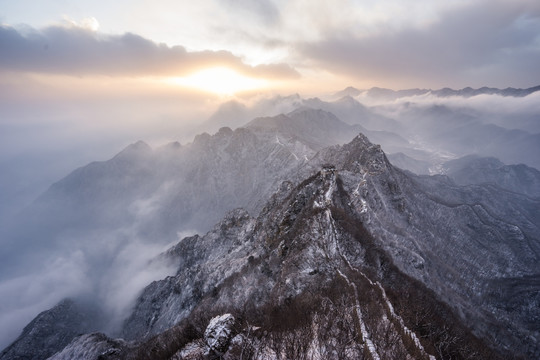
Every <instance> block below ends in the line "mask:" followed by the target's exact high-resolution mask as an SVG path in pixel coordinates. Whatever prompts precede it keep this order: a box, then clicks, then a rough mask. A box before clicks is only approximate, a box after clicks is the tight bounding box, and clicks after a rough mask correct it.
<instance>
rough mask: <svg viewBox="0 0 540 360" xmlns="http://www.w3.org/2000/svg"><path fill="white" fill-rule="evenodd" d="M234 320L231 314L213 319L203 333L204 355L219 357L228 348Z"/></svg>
mask: <svg viewBox="0 0 540 360" xmlns="http://www.w3.org/2000/svg"><path fill="white" fill-rule="evenodd" d="M234 322H235V319H234V316H232V315H231V314H223V315H220V316H216V317H213V318H212V319H211V320H210V323H208V326H207V327H206V330H205V331H204V342H205V344H206V353H207V354H209V355H210V354H212V355H217V356H221V355H223V354H224V353H225V352H226V351H227V349H228V348H229V343H230V342H231V339H232V337H233V325H234Z"/></svg>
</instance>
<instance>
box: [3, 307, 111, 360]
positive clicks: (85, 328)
mask: <svg viewBox="0 0 540 360" xmlns="http://www.w3.org/2000/svg"><path fill="white" fill-rule="evenodd" d="M102 321H103V319H100V313H99V311H98V310H97V309H96V308H93V307H88V306H82V305H81V304H80V302H77V303H76V302H75V301H73V300H63V301H61V302H60V303H59V304H58V305H56V306H55V307H54V308H52V309H50V310H47V311H44V312H42V313H41V314H39V315H38V316H37V317H36V318H35V319H34V320H32V322H30V323H29V324H28V325H27V326H26V327H25V328H24V330H23V332H22V334H21V335H20V336H19V338H18V339H17V340H16V341H15V342H14V343H13V344H11V345H10V346H9V347H7V348H6V349H4V350H3V351H2V352H1V353H0V359H2V360H7V359H10V360H16V359H46V358H48V357H49V356H51V355H53V354H54V353H55V352H57V351H59V350H62V349H63V348H64V347H66V346H67V345H68V344H69V343H70V342H71V340H72V339H73V338H74V337H75V336H77V335H79V334H81V333H87V332H91V331H95V330H96V329H98V328H99V327H100V326H101V325H102Z"/></svg>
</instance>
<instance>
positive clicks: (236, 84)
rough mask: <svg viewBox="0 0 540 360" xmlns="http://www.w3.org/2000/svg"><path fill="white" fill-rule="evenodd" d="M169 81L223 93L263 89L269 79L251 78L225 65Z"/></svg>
mask: <svg viewBox="0 0 540 360" xmlns="http://www.w3.org/2000/svg"><path fill="white" fill-rule="evenodd" d="M168 81H170V82H172V83H174V84H177V85H181V86H186V87H191V88H195V89H198V90H203V91H208V92H212V93H216V94H221V95H233V94H235V93H238V92H241V91H248V90H255V89H262V88H265V87H266V86H267V85H268V81H267V80H263V79H255V78H250V77H247V76H244V75H242V74H240V73H238V72H236V71H234V70H231V69H228V68H224V67H216V68H210V69H205V70H201V71H198V72H196V73H194V74H191V75H188V76H185V77H175V78H171V79H169V80H168Z"/></svg>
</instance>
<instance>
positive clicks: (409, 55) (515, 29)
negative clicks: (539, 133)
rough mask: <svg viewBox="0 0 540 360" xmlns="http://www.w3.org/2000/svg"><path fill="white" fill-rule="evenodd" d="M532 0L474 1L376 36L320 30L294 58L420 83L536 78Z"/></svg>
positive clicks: (538, 19) (538, 23) (538, 46)
mask: <svg viewBox="0 0 540 360" xmlns="http://www.w3.org/2000/svg"><path fill="white" fill-rule="evenodd" d="M539 34H540V3H538V2H536V3H535V2H529V1H518V2H502V1H495V2H492V1H489V2H485V1H483V2H480V3H476V4H474V5H472V6H467V7H460V8H458V9H454V10H452V11H447V12H446V13H442V14H440V19H439V20H438V21H436V22H434V23H432V24H430V25H426V26H424V27H416V28H413V27H410V28H407V29H405V30H401V31H385V32H379V33H377V34H376V35H366V34H356V33H345V34H344V33H343V32H341V33H340V34H328V36H327V37H326V38H325V39H323V40H321V41H319V42H311V43H304V44H301V45H300V46H299V47H298V49H299V51H300V53H301V55H302V56H304V57H306V58H308V59H311V60H312V61H314V62H315V64H316V65H317V66H319V67H321V68H325V69H329V70H330V71H333V72H335V73H341V74H346V75H350V76H352V77H355V78H356V79H367V80H375V81H379V82H386V83H389V82H393V83H401V84H419V83H422V82H423V83H424V84H423V85H424V86H435V87H436V86H462V85H465V84H467V85H471V86H483V85H492V86H506V85H514V86H522V87H527V86H532V85H536V84H538V83H540V72H539V71H538V64H540V35H539Z"/></svg>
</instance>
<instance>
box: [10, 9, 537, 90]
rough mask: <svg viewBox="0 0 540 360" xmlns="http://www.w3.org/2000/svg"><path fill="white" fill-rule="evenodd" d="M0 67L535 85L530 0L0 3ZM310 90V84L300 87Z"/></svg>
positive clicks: (290, 81) (391, 83) (291, 80)
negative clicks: (222, 69) (219, 69)
mask: <svg viewBox="0 0 540 360" xmlns="http://www.w3.org/2000/svg"><path fill="white" fill-rule="evenodd" d="M0 8H1V9H2V10H1V12H0V21H1V22H2V24H3V27H2V29H1V34H0V46H1V49H2V51H1V54H2V55H0V66H1V69H2V70H10V71H16V72H31V73H44V74H66V75H70V76H85V75H99V74H101V75H108V76H126V75H129V76H183V75H186V74H189V73H190V72H193V71H195V70H198V69H202V68H206V67H213V66H218V65H222V66H226V67H229V68H232V69H235V70H237V71H239V72H241V73H243V74H245V75H247V76H252V77H262V78H266V79H270V80H276V79H279V80H287V85H288V86H290V87H291V88H292V87H294V86H295V84H302V82H298V80H299V79H302V80H310V79H311V80H313V81H315V80H320V81H321V83H319V84H318V85H319V87H321V88H322V87H324V83H323V82H326V81H328V80H329V79H331V80H332V81H336V84H338V83H341V85H343V86H345V85H355V86H360V87H368V86H386V87H393V88H404V87H418V86H420V87H431V88H440V87H444V86H452V87H465V86H473V87H479V86H483V85H487V86H496V87H506V86H514V87H530V86H535V85H537V84H538V83H540V71H538V66H537V64H539V63H540V2H538V1H535V0H503V1H501V0H467V1H463V0H454V1H451V0H450V1H448V0H445V1H434V0H414V1H407V2H404V1H398V0H383V1H353V0H333V1H319V0H310V1H307V0H292V1H285V0H284V1H281V0H275V1H272V0H224V1H221V0H220V1H217V0H200V1H197V2H192V1H177V0H161V1H158V2H155V1H153V2H149V1H143V0H131V1H127V0H121V1H114V2H113V3H111V2H105V1H96V0H92V1H87V0H79V1H66V0H42V1H39V2H36V1H30V0H18V1H10V0H2V1H0ZM309 84H310V86H311V85H312V84H313V83H312V82H310V83H309Z"/></svg>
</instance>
